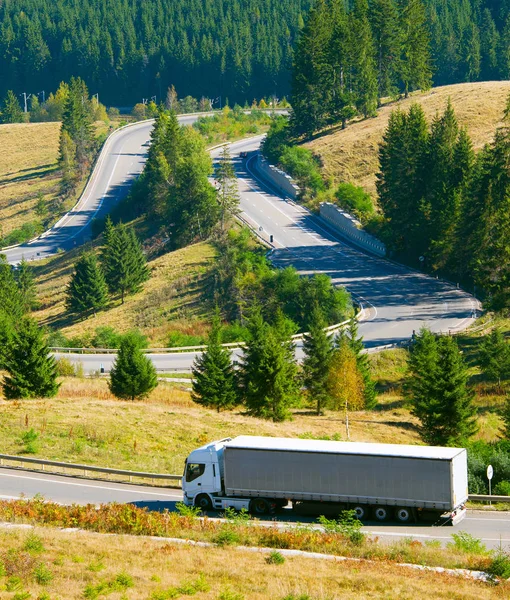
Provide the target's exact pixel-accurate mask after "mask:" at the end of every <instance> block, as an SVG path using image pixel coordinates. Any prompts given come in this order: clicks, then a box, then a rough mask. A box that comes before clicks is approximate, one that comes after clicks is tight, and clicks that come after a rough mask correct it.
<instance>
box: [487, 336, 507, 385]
mask: <svg viewBox="0 0 510 600" xmlns="http://www.w3.org/2000/svg"><path fill="white" fill-rule="evenodd" d="M480 367H481V369H482V371H483V373H484V375H485V376H486V377H487V378H488V379H491V380H492V381H497V382H498V386H499V388H500V389H501V380H502V379H503V378H505V377H510V343H509V342H507V341H506V340H505V338H504V336H503V334H502V333H501V331H500V330H499V329H494V330H493V331H492V332H491V333H490V334H489V335H487V336H486V337H485V338H484V339H483V341H482V343H481V344H480Z"/></svg>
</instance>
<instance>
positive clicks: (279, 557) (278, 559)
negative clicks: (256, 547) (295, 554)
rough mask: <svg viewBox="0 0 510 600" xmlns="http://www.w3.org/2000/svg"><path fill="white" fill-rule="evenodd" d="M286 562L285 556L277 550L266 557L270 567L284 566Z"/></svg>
mask: <svg viewBox="0 0 510 600" xmlns="http://www.w3.org/2000/svg"><path fill="white" fill-rule="evenodd" d="M284 562H285V556H283V554H281V553H280V552H278V551H277V550H273V551H272V552H271V553H270V554H269V556H266V563H267V564H268V565H283V563H284Z"/></svg>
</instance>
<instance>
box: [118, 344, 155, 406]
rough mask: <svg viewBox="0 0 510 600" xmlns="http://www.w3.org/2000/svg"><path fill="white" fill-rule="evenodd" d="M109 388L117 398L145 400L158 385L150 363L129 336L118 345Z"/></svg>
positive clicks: (153, 368)
mask: <svg viewBox="0 0 510 600" xmlns="http://www.w3.org/2000/svg"><path fill="white" fill-rule="evenodd" d="M108 385H109V388H110V391H111V393H112V394H113V395H114V396H116V397H117V398H122V399H125V400H137V399H139V398H145V397H146V396H147V395H148V394H150V392H152V390H153V389H154V388H155V387H156V386H157V385H158V378H157V375H156V369H155V367H154V365H153V364H152V361H151V360H150V359H149V358H148V357H147V356H145V354H143V352H142V351H141V350H140V347H139V342H138V340H137V339H136V338H134V337H133V336H130V335H129V334H128V335H126V336H124V338H123V339H122V341H121V343H120V348H119V352H118V354H117V357H116V359H115V362H114V363H113V367H112V370H111V372H110V382H109V384H108Z"/></svg>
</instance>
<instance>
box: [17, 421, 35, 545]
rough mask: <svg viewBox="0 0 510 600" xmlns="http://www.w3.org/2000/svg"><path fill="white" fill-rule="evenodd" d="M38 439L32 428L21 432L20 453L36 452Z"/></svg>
mask: <svg viewBox="0 0 510 600" xmlns="http://www.w3.org/2000/svg"><path fill="white" fill-rule="evenodd" d="M38 439H39V434H38V433H37V431H34V429H29V430H28V431H25V432H23V433H22V434H21V441H22V442H23V444H24V447H23V448H22V450H21V454H37V453H38V452H39V446H38V445H37V440H38ZM36 537H37V536H36Z"/></svg>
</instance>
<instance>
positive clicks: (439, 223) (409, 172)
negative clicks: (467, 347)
mask: <svg viewBox="0 0 510 600" xmlns="http://www.w3.org/2000/svg"><path fill="white" fill-rule="evenodd" d="M379 159H380V171H379V173H378V176H377V179H378V180H377V189H378V193H379V204H380V207H381V209H382V211H383V213H384V216H385V218H386V229H387V231H386V233H387V234H388V237H387V239H388V242H389V244H390V246H391V247H392V248H393V250H394V251H395V252H396V253H397V254H398V255H399V256H401V257H404V256H405V257H406V260H407V261H408V262H409V261H410V262H412V263H414V264H420V263H419V262H418V261H419V259H420V260H421V261H422V264H423V265H424V267H425V269H426V270H428V271H432V272H434V271H440V272H443V273H446V274H449V275H450V276H451V277H455V278H456V279H457V281H465V282H474V283H476V284H477V285H479V286H480V287H482V288H483V289H484V290H485V292H486V293H487V294H488V297H489V299H491V301H492V305H493V306H494V307H495V308H502V307H505V306H509V305H510V216H509V215H510V175H509V170H508V164H509V161H510V98H509V100H508V103H507V107H506V110H505V114H504V117H503V123H502V125H501V127H499V128H498V130H497V131H496V134H495V137H494V140H493V142H491V143H490V144H487V145H486V146H485V147H484V148H483V149H482V150H481V151H480V152H479V153H478V154H476V155H475V153H474V151H473V147H472V144H471V140H470V138H469V136H468V134H467V132H466V131H465V130H464V129H462V128H461V127H459V125H458V123H457V119H456V117H455V113H454V110H453V108H452V106H451V105H450V104H448V106H447V108H446V110H445V112H444V114H442V115H438V116H436V117H435V118H434V120H433V121H432V123H431V124H430V125H429V123H427V120H426V118H425V115H424V113H423V110H422V109H421V107H420V106H418V105H413V106H412V107H411V108H410V110H409V112H407V113H406V112H402V111H395V112H393V113H392V115H391V117H390V121H389V124H388V128H387V129H386V132H385V135H384V138H383V141H382V143H381V146H380V150H379Z"/></svg>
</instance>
